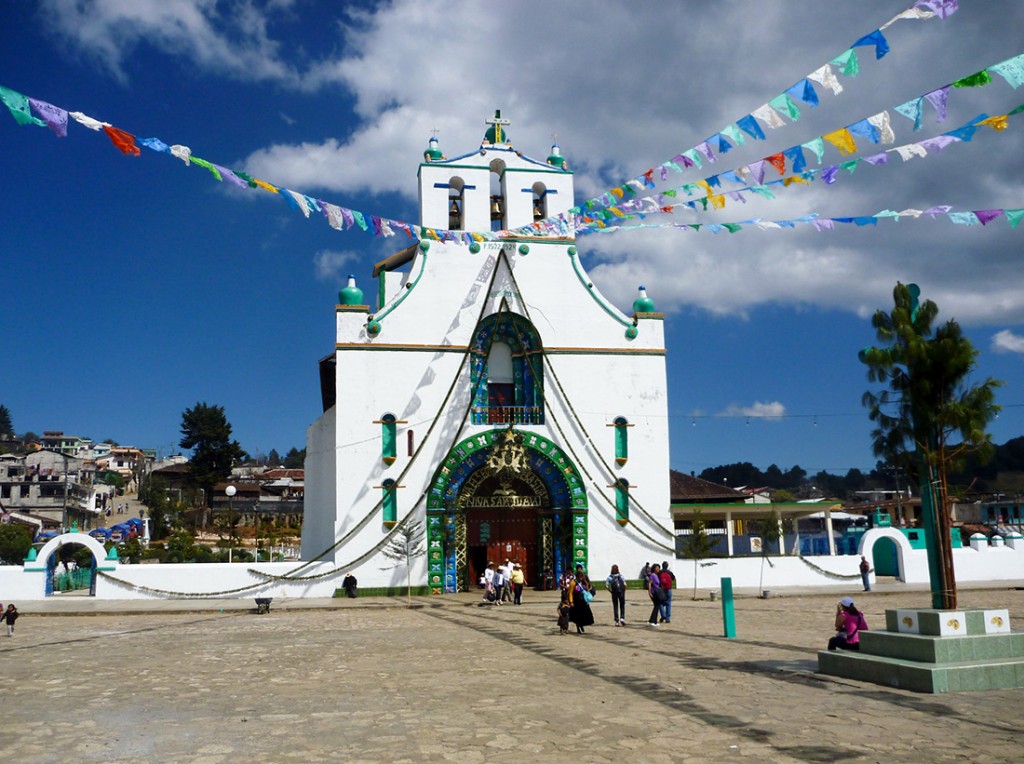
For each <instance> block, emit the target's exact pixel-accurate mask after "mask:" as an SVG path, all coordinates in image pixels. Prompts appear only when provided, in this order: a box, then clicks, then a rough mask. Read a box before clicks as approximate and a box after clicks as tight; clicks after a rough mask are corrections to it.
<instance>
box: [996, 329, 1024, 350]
mask: <svg viewBox="0 0 1024 764" xmlns="http://www.w3.org/2000/svg"><path fill="white" fill-rule="evenodd" d="M992 351H993V352H995V353H1024V337H1022V336H1021V335H1019V334H1014V333H1013V332H1011V331H1010V330H1009V329H1003V330H1002V331H1001V332H996V333H995V334H994V335H992Z"/></svg>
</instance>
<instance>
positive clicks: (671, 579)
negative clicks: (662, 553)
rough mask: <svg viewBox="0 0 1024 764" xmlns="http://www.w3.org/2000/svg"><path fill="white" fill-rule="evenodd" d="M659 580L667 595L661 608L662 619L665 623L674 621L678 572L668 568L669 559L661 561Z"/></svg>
mask: <svg viewBox="0 0 1024 764" xmlns="http://www.w3.org/2000/svg"><path fill="white" fill-rule="evenodd" d="M658 581H659V582H660V583H661V591H662V592H663V593H664V595H665V605H664V607H662V609H661V620H662V621H663V622H664V623H672V590H673V589H674V588H675V586H676V574H675V573H673V572H672V571H671V570H669V569H668V561H665V562H663V563H661V572H660V573H659V574H658Z"/></svg>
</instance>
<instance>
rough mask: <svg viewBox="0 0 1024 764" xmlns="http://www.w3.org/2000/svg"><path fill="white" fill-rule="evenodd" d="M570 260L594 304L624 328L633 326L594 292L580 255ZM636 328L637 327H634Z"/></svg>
mask: <svg viewBox="0 0 1024 764" xmlns="http://www.w3.org/2000/svg"><path fill="white" fill-rule="evenodd" d="M569 259H570V260H571V261H572V269H573V270H574V271H575V272H576V278H578V279H579V280H580V283H581V284H582V285H583V288H584V289H586V290H587V294H589V295H590V296H591V298H593V300H594V302H596V303H597V304H598V305H600V306H601V308H602V309H603V310H604V312H605V313H607V314H608V315H609V316H611V317H612V318H614V319H615V320H616V321H618V322H619V323H620V324H622V325H623V326H633V322H632V321H630V320H629V319H628V318H626V316H625V315H623V314H622V313H621V312H620V311H618V310H616V309H615V308H614V307H612V306H611V305H609V304H608V302H607V301H606V300H604V299H603V298H602V297H599V296H598V294H597V292H595V291H594V283H593V282H592V281H588V280H587V276H586V274H585V273H583V266H582V265H581V264H580V259H579V256H578V255H574V254H570V255H569ZM634 328H635V327H634Z"/></svg>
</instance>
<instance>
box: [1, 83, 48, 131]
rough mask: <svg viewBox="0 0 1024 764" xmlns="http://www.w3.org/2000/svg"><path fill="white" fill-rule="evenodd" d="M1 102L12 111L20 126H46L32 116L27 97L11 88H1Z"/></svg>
mask: <svg viewBox="0 0 1024 764" xmlns="http://www.w3.org/2000/svg"><path fill="white" fill-rule="evenodd" d="M0 102H2V103H3V105H4V106H6V107H7V108H8V109H9V110H10V112H11V116H12V117H14V121H15V122H17V123H18V124H19V125H37V126H39V127H45V126H46V123H45V122H43V120H41V119H36V118H35V117H33V116H32V112H31V111H30V110H29V107H28V96H27V95H22V94H21V93H19V92H17V91H15V90H11V89H10V88H5V87H0Z"/></svg>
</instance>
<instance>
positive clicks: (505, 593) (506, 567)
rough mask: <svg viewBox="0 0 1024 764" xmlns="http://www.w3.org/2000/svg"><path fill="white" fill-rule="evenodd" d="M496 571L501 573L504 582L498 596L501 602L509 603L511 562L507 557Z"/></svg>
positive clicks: (510, 598)
mask: <svg viewBox="0 0 1024 764" xmlns="http://www.w3.org/2000/svg"><path fill="white" fill-rule="evenodd" d="M498 571H499V572H500V573H501V577H502V578H503V579H504V580H505V583H504V585H503V586H502V587H501V592H499V594H500V596H501V601H502V602H511V601H512V562H511V560H509V559H508V557H506V558H505V562H504V563H502V564H501V565H499V566H498Z"/></svg>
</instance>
